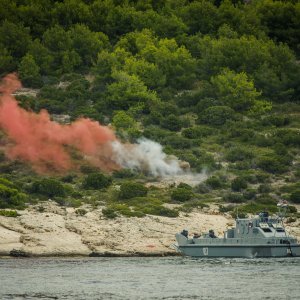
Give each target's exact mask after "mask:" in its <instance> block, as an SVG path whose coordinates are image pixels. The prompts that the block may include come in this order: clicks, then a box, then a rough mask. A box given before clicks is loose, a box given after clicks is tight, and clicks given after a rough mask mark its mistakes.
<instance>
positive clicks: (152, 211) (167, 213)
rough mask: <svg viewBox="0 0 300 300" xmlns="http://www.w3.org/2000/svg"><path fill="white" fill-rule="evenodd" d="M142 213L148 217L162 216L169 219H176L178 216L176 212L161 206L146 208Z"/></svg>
mask: <svg viewBox="0 0 300 300" xmlns="http://www.w3.org/2000/svg"><path fill="white" fill-rule="evenodd" d="M142 211H143V213H145V214H148V215H154V216H162V217H169V218H176V217H178V215H179V214H178V211H177V210H173V209H170V208H167V207H164V206H162V205H156V206H154V205H153V206H147V207H145V208H144V209H143V210H142Z"/></svg>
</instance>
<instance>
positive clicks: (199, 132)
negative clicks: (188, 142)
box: [182, 126, 216, 139]
mask: <svg viewBox="0 0 300 300" xmlns="http://www.w3.org/2000/svg"><path fill="white" fill-rule="evenodd" d="M215 132H216V129H214V128H211V127H208V126H194V127H190V128H186V129H184V130H182V135H183V136H184V137H186V138H188V139H199V138H203V137H207V136H209V135H213V134H214V133H215Z"/></svg>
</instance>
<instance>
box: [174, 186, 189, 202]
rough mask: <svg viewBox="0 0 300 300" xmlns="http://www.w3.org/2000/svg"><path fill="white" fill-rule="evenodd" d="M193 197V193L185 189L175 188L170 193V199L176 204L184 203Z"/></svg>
mask: <svg viewBox="0 0 300 300" xmlns="http://www.w3.org/2000/svg"><path fill="white" fill-rule="evenodd" d="M192 197H193V192H192V191H191V190H190V189H186V188H176V189H175V190H174V191H173V192H172V193H171V199H172V200H174V201H178V202H185V201H188V200H190V199H191V198H192Z"/></svg>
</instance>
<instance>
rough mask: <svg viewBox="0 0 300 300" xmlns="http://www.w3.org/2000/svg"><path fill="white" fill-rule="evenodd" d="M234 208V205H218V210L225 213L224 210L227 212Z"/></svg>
mask: <svg viewBox="0 0 300 300" xmlns="http://www.w3.org/2000/svg"><path fill="white" fill-rule="evenodd" d="M234 208H235V206H234V205H227V206H224V205H219V212H221V213H226V212H229V211H233V210H234Z"/></svg>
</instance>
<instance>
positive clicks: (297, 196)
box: [290, 190, 300, 203]
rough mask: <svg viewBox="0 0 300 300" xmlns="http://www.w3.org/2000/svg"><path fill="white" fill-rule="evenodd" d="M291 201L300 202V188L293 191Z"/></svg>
mask: <svg viewBox="0 0 300 300" xmlns="http://www.w3.org/2000/svg"><path fill="white" fill-rule="evenodd" d="M290 201H292V202H293V203H300V190H296V191H294V192H292V193H291V196H290Z"/></svg>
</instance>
